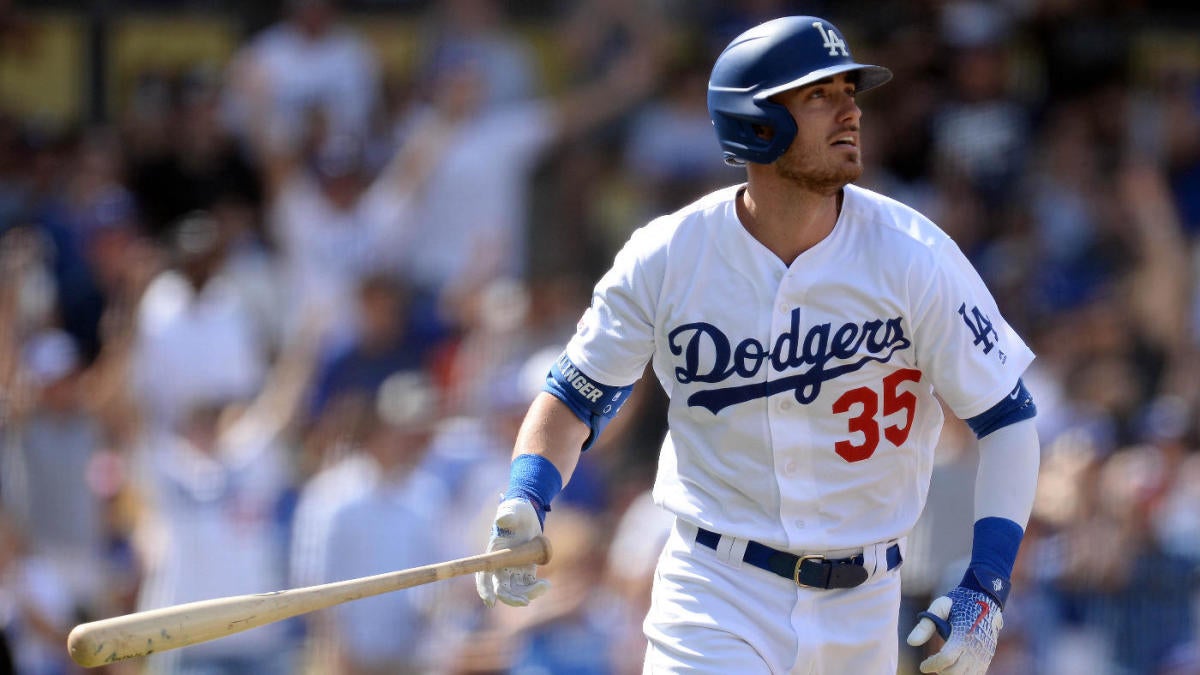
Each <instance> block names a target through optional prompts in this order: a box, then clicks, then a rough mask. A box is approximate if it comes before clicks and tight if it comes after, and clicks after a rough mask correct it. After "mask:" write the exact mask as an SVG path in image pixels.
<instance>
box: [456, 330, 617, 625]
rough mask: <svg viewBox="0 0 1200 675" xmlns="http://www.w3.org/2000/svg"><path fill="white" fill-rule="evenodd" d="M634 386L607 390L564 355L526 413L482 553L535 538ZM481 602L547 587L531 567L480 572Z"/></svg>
mask: <svg viewBox="0 0 1200 675" xmlns="http://www.w3.org/2000/svg"><path fill="white" fill-rule="evenodd" d="M632 388H633V387H632V385H630V386H625V387H609V386H605V385H602V384H599V383H597V382H596V381H595V380H594V379H592V378H589V377H588V376H587V375H584V374H583V373H582V372H581V371H580V370H579V369H578V368H576V367H575V366H574V364H572V363H571V360H570V357H568V356H567V355H566V353H564V354H563V355H562V356H560V357H559V358H558V360H557V361H556V362H555V363H554V366H553V367H551V369H550V373H549V374H548V375H547V376H546V385H545V390H544V391H543V392H542V393H540V394H539V395H538V397H537V398H536V399H534V401H533V404H532V405H531V406H530V408H529V412H527V413H526V415H525V419H524V421H523V422H522V423H521V429H520V431H519V432H518V433H517V440H516V443H515V444H514V447H513V460H512V466H511V468H510V473H509V484H508V489H507V490H506V491H505V493H504V496H503V500H502V501H501V503H500V506H499V507H498V508H497V512H496V520H495V523H494V526H493V531H492V535H491V538H490V540H489V542H488V550H489V551H493V550H496V549H498V548H505V547H508V546H513V545H515V544H518V543H521V542H522V541H525V540H528V539H531V538H533V537H534V536H536V535H537V534H538V533H540V532H541V530H542V526H543V524H544V523H545V519H546V512H547V511H549V510H550V504H551V502H552V501H554V498H555V497H556V496H557V495H558V493H559V492H560V491H561V490H562V487H563V485H565V484H566V483H567V481H569V480H570V479H571V475H572V474H573V473H574V472H575V466H576V464H577V463H578V461H579V456H580V453H581V452H582V451H583V450H586V449H587V448H589V447H591V446H592V444H594V443H595V441H596V439H597V438H599V436H600V432H601V431H602V430H603V429H604V427H605V426H606V425H607V424H608V422H609V421H610V420H611V419H612V418H613V417H614V416H615V415H616V414H617V411H618V410H620V408H621V404H623V403H624V402H625V400H626V399H628V398H629V393H630V391H631V390H632ZM475 586H476V590H477V591H478V592H479V596H480V597H481V598H482V599H483V601H484V602H485V603H486V604H487V605H488V606H489V607H490V606H492V605H493V604H495V602H496V600H500V601H501V602H503V603H505V604H507V605H514V606H523V605H527V604H529V602H530V601H531V600H533V599H535V598H537V597H538V596H539V595H541V594H542V593H544V592H545V591H546V589H547V588H548V587H549V582H547V581H544V580H539V579H537V577H536V576H535V574H534V570H533V566H532V565H530V566H528V567H522V568H505V569H502V570H496V571H493V572H481V573H479V574H477V575H476V577H475Z"/></svg>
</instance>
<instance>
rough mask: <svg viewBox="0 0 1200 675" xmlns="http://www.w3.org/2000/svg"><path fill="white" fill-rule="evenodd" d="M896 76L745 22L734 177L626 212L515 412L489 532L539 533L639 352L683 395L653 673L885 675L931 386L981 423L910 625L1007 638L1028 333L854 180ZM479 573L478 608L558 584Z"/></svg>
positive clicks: (722, 101) (973, 662)
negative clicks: (863, 104) (943, 544)
mask: <svg viewBox="0 0 1200 675" xmlns="http://www.w3.org/2000/svg"><path fill="white" fill-rule="evenodd" d="M890 78H891V72H890V71H888V70H887V69H885V68H881V67H879V66H870V65H863V64H859V63H856V62H855V61H854V60H853V58H852V57H851V55H850V50H849V47H848V46H847V44H846V41H845V38H844V37H843V36H842V34H841V32H840V31H838V29H837V28H835V27H834V26H833V24H831V23H829V22H828V21H825V20H823V19H820V18H817V17H810V16H798V17H786V18H781V19H776V20H774V21H770V22H767V23H764V24H762V25H760V26H757V27H755V28H752V29H750V30H749V31H747V32H745V33H743V34H742V35H740V36H738V37H737V38H736V39H734V41H733V42H732V43H730V44H729V46H728V47H727V48H726V49H725V51H724V52H722V54H721V55H720V56H719V57H718V58H717V61H716V64H715V65H714V67H713V71H712V75H711V79H710V81H709V85H708V107H709V112H710V115H711V117H712V121H713V125H714V127H715V129H716V133H717V138H718V139H719V141H720V145H721V147H722V148H723V150H724V154H725V157H726V161H728V162H730V163H735V164H743V165H745V167H746V182H745V183H744V184H741V185H734V186H731V187H728V188H725V189H721V190H718V191H716V192H714V193H712V194H709V195H707V196H705V197H702V198H701V199H700V200H698V201H696V202H695V203H693V204H691V205H689V206H686V207H684V208H683V209H681V210H679V211H677V212H675V213H673V214H670V215H666V216H663V217H660V218H658V219H656V220H654V221H652V222H651V223H649V224H648V225H646V226H645V227H643V228H641V229H639V230H637V231H636V232H635V233H634V234H633V235H632V237H631V238H630V240H629V242H628V243H627V244H626V245H625V247H624V249H623V250H622V251H621V252H620V253H619V254H618V255H617V257H616V261H615V263H614V264H613V266H612V268H611V269H610V270H609V272H608V273H607V274H606V275H605V276H604V277H603V278H602V279H601V280H600V282H599V283H598V284H597V286H596V288H595V292H594V294H593V296H592V303H591V306H590V307H589V308H588V310H587V311H586V313H585V314H584V316H583V318H582V320H581V321H580V323H579V328H578V332H577V333H576V334H575V335H574V337H573V338H572V339H571V340H570V342H569V344H568V345H567V347H566V350H565V351H564V352H563V354H562V356H560V357H559V359H558V361H557V362H556V363H555V364H554V366H553V368H552V369H551V371H550V375H549V376H548V378H547V384H546V391H545V392H544V393H542V394H539V397H538V398H537V399H536V400H535V401H534V402H533V404H532V405H531V407H530V410H529V412H528V414H527V417H526V418H525V422H524V425H523V427H522V430H521V433H520V435H519V437H518V439H517V442H516V447H515V449H514V458H513V462H512V469H511V476H510V485H509V488H508V491H507V492H506V494H505V498H504V499H503V501H502V502H501V504H500V506H499V508H498V510H497V513H496V519H495V523H494V527H493V532H492V537H491V540H490V542H489V545H488V547H489V549H495V548H502V547H507V546H510V545H513V544H515V543H518V542H520V541H523V540H526V539H529V538H531V537H533V536H535V535H536V534H537V533H538V532H539V531H540V530H541V525H542V523H543V521H544V518H545V517H546V513H547V512H548V511H549V510H550V504H551V501H552V500H553V498H554V496H555V495H556V494H557V492H558V491H559V490H560V488H561V486H562V485H563V484H564V482H565V481H567V480H569V478H570V476H571V473H572V470H573V469H574V468H575V466H576V462H577V461H578V459H579V456H580V450H581V449H583V450H586V449H587V448H588V447H589V446H591V445H592V444H593V443H594V442H595V441H596V438H597V437H598V436H599V435H600V434H601V432H602V431H603V429H604V426H605V424H606V423H607V422H608V421H609V420H610V419H612V416H613V415H614V414H616V412H617V410H618V409H619V408H620V407H621V404H622V402H624V400H626V399H627V398H628V395H629V392H630V389H631V386H632V383H633V382H634V381H635V380H637V379H638V377H639V375H640V374H641V373H642V369H643V367H644V365H645V364H646V363H647V362H648V361H649V362H652V363H653V369H654V372H655V374H656V376H657V377H658V380H659V382H661V383H662V385H663V387H664V388H665V390H666V392H667V394H668V395H669V396H670V399H671V402H670V406H669V413H668V415H669V420H668V421H669V431H668V433H667V436H666V439H665V440H664V442H663V446H662V451H661V457H660V460H659V467H658V475H657V479H656V482H655V486H654V498H655V501H656V502H657V503H658V504H660V505H661V506H662V507H663V508H665V509H666V510H667V511H669V512H671V513H672V514H674V516H675V524H674V527H673V530H672V532H671V534H670V536H669V538H668V540H667V544H666V546H665V548H664V550H663V552H662V554H661V557H660V558H659V562H658V567H657V570H656V573H655V579H654V587H653V591H652V602H651V608H650V610H649V613H648V615H647V617H646V620H645V624H644V630H645V634H646V637H647V639H648V648H647V652H646V658H645V672H647V673H675V672H682V671H697V672H706V673H735V672H736V673H828V674H834V675H843V674H845V673H889V674H890V673H895V672H896V669H897V661H898V654H897V644H896V634H897V629H898V621H899V617H898V614H899V612H898V606H899V600H900V577H899V571H898V568H899V567H900V565H901V564H902V562H903V560H904V545H905V535H906V534H907V533H908V531H909V530H910V528H911V527H912V526H913V523H914V522H915V521H916V520H917V516H918V515H919V514H920V512H921V509H922V507H923V505H924V503H925V497H926V494H927V491H928V487H929V480H930V472H931V466H932V463H933V451H934V444H935V443H936V442H937V439H938V434H939V431H940V429H941V426H942V421H943V418H942V412H941V406H940V405H939V403H938V401H937V400H936V399H935V397H934V395H935V393H936V394H937V395H939V396H940V397H941V398H942V399H943V400H944V401H945V402H946V403H947V404H948V405H949V407H950V409H952V410H953V411H954V413H955V414H956V415H958V416H959V417H961V418H963V419H965V420H966V421H967V422H968V423H969V424H970V426H971V428H972V429H973V430H974V432H975V433H976V435H977V436H978V437H979V452H980V467H979V473H978V479H977V486H976V499H975V517H976V520H975V526H974V539H973V548H972V556H971V562H970V565H969V567H968V569H967V571H966V573H965V575H964V576H963V578H962V581H961V583H960V585H959V586H957V587H956V588H954V589H953V590H951V591H950V592H949V593H948V594H947V595H946V596H945V597H940V598H938V599H937V600H936V601H934V602H933V604H932V605H931V606H930V607H929V609H928V611H925V612H922V613H921V614H920V615H919V619H918V622H917V624H916V626H915V627H914V628H913V630H912V632H911V633H910V634H909V636H908V641H909V643H910V644H913V645H922V644H924V643H926V642H927V641H928V640H930V638H931V637H932V635H933V634H934V633H935V632H938V633H940V634H941V635H942V637H943V638H945V640H946V642H945V644H944V645H942V646H941V647H940V649H939V650H937V651H936V652H934V653H933V654H932V655H931V656H930V657H929V658H927V659H926V660H925V661H924V662H923V663H922V664H921V670H922V672H926V673H933V672H938V673H983V672H984V671H986V670H987V667H988V664H989V662H990V661H991V658H992V655H993V654H994V651H995V648H996V640H997V636H998V633H999V631H1000V629H1001V627H1002V626H1003V613H1002V610H1003V607H1004V601H1005V598H1006V597H1007V595H1008V591H1009V578H1010V576H1011V572H1012V567H1013V562H1014V559H1015V558H1016V555H1017V549H1018V546H1019V545H1020V542H1021V539H1022V536H1023V534H1024V526H1025V524H1026V522H1027V520H1028V518H1029V513H1030V509H1031V506H1032V502H1033V494H1034V486H1035V482H1036V477H1037V468H1038V456H1039V449H1038V438H1037V434H1036V432H1035V430H1034V423H1033V419H1032V418H1033V417H1034V415H1035V413H1036V409H1035V407H1034V403H1033V400H1032V397H1031V396H1030V393H1029V392H1028V391H1027V390H1026V388H1025V386H1024V384H1023V383H1022V381H1021V376H1022V373H1023V372H1024V370H1025V369H1026V367H1027V366H1028V365H1029V363H1030V362H1031V361H1032V360H1033V353H1032V352H1031V351H1030V350H1029V348H1028V347H1027V346H1026V345H1025V343H1024V342H1023V341H1022V340H1021V338H1020V337H1019V336H1018V335H1017V334H1016V333H1015V332H1014V331H1013V330H1012V328H1011V327H1009V325H1008V324H1007V323H1006V322H1005V320H1004V318H1003V317H1002V316H1001V315H1000V312H999V310H998V309H997V307H996V303H995V301H994V300H993V299H992V297H991V294H990V293H989V292H988V290H987V288H986V287H985V286H984V284H983V282H982V281H981V280H980V278H979V276H978V274H977V273H976V272H975V270H974V269H973V268H972V267H971V265H970V263H969V262H968V261H967V260H966V258H965V257H964V256H963V254H962V252H961V251H959V249H958V247H957V246H956V245H955V243H954V242H953V241H952V240H951V239H950V238H949V237H948V236H947V235H946V234H945V233H944V232H942V231H941V230H940V229H938V227H937V226H936V225H934V224H933V223H932V222H930V221H929V220H928V219H926V218H925V217H924V216H922V215H921V214H919V213H917V212H916V211H914V210H912V209H911V208H908V207H907V206H905V205H903V204H900V203H898V202H895V201H893V200H891V199H888V198H887V197H884V196H881V195H879V194H876V193H873V192H871V191H869V190H865V189H863V188H860V187H857V186H855V185H854V184H853V181H854V180H856V179H857V178H858V177H859V176H860V174H861V173H862V159H861V152H862V150H861V149H860V147H859V141H860V138H861V137H860V135H859V123H860V118H861V114H862V113H861V111H860V110H859V108H858V105H857V104H856V102H855V98H856V96H857V94H859V93H861V92H864V91H866V90H868V89H872V88H874V87H877V86H879V85H881V84H883V83H885V82H886V81H888V80H889V79H890ZM476 585H477V587H478V591H479V594H480V596H481V597H482V598H483V600H484V602H485V603H487V604H488V605H491V604H493V603H494V602H495V601H496V600H497V599H499V600H500V601H501V602H504V603H507V604H510V605H524V604H527V603H528V602H529V601H531V600H533V599H534V598H536V597H538V596H539V595H541V594H542V593H543V592H544V591H545V590H546V587H547V584H546V582H545V581H544V580H539V579H537V578H536V576H535V575H534V568H533V567H527V568H511V569H504V570H500V571H498V572H492V573H486V574H480V575H478V576H477V578H476ZM930 650H931V651H932V646H931V647H930Z"/></svg>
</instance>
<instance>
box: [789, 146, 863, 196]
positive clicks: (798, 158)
mask: <svg viewBox="0 0 1200 675" xmlns="http://www.w3.org/2000/svg"><path fill="white" fill-rule="evenodd" d="M816 155H817V152H803V151H800V152H797V153H795V154H793V152H792V151H791V150H790V149H789V151H788V152H786V153H784V155H783V156H782V157H780V158H779V160H778V161H776V162H775V171H776V173H778V174H779V176H780V177H781V178H785V179H787V180H789V181H791V182H792V183H794V184H795V185H796V186H797V187H799V188H801V189H803V190H805V191H807V192H812V193H815V194H819V195H833V194H837V192H838V191H839V190H841V189H842V188H844V187H846V185H847V184H849V183H853V182H854V181H856V180H858V178H859V177H860V176H862V173H863V166H862V161H856V162H846V161H840V160H832V161H828V162H823V163H820V164H818V163H817V162H814V161H811V160H810V158H812V157H814V156H816Z"/></svg>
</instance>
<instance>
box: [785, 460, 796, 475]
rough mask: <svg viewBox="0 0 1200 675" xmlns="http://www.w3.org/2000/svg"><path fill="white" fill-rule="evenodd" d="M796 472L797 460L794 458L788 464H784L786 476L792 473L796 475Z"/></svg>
mask: <svg viewBox="0 0 1200 675" xmlns="http://www.w3.org/2000/svg"><path fill="white" fill-rule="evenodd" d="M795 473H796V461H795V460H792V461H790V462H788V463H787V464H784V465H783V474H784V475H785V476H792V475H795Z"/></svg>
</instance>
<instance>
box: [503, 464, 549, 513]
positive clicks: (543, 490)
mask: <svg viewBox="0 0 1200 675" xmlns="http://www.w3.org/2000/svg"><path fill="white" fill-rule="evenodd" d="M561 491H562V474H561V473H559V472H558V468H557V467H555V466H554V464H553V462H551V461H550V460H548V459H546V458H545V457H542V456H541V455H534V454H523V455H517V456H516V458H514V459H513V461H512V466H511V467H510V468H509V474H508V491H507V492H505V493H504V498H505V499H512V498H519V499H527V500H529V502H530V503H531V504H533V509H534V511H537V517H538V523H539V524H540V525H542V526H543V527H545V525H546V512H547V511H549V510H550V502H551V501H552V500H553V499H554V498H555V497H556V496H558V493H559V492H561Z"/></svg>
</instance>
